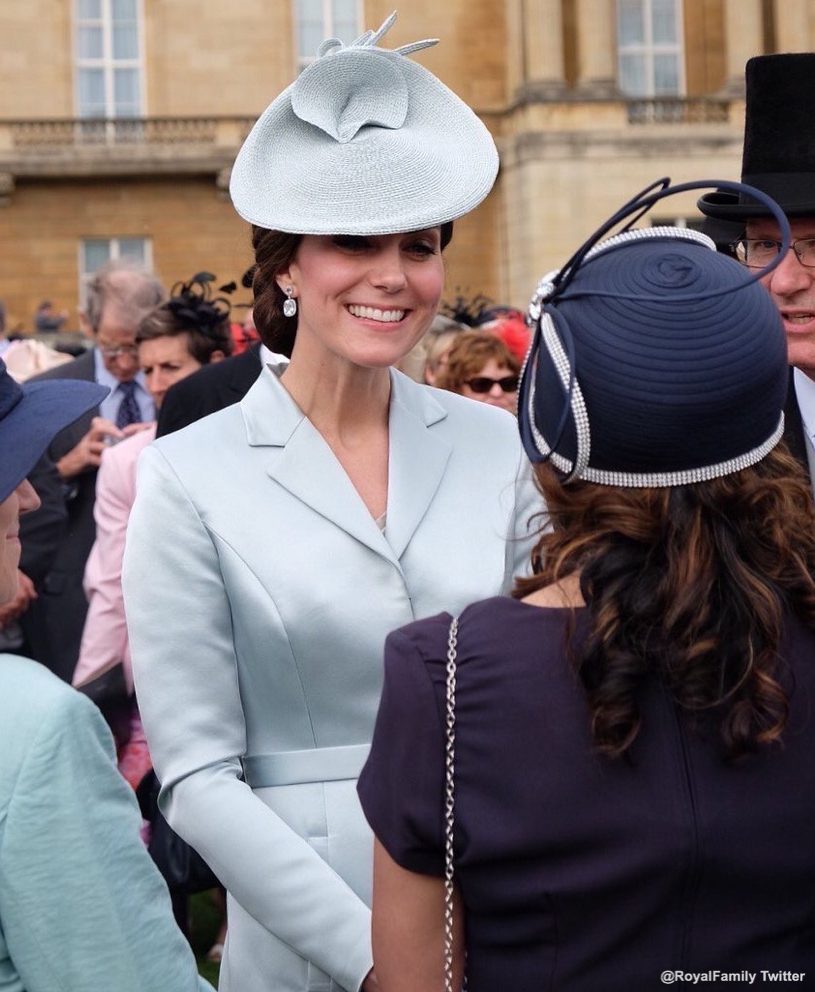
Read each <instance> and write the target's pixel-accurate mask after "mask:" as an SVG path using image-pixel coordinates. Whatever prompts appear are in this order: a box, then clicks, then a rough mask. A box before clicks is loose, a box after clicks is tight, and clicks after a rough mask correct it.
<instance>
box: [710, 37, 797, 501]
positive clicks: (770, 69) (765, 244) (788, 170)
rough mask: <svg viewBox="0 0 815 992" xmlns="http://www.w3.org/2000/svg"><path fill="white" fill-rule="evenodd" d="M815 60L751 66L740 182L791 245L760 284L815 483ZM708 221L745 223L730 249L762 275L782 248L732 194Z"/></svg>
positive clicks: (766, 223) (767, 59)
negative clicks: (783, 219)
mask: <svg viewBox="0 0 815 992" xmlns="http://www.w3.org/2000/svg"><path fill="white" fill-rule="evenodd" d="M813 81H815V54H812V53H805V54H792V55H763V56H759V57H757V58H753V59H750V61H749V62H748V63H747V69H746V82H747V105H746V115H745V132H744V155H743V159H742V181H743V182H745V183H749V184H750V185H751V186H755V187H757V188H758V189H760V190H762V191H763V192H765V193H768V194H769V195H770V196H772V197H773V199H775V200H776V201H777V202H778V203H779V204H780V206H781V207H782V208H783V210H784V212H785V213H786V214H787V217H788V218H789V221H790V227H791V229H792V238H793V243H792V247H791V249H790V251H789V252H788V253H787V255H786V256H785V258H784V259H783V261H782V262H781V264H780V265H779V266H778V267H777V268H776V269H774V270H773V271H772V272H771V273H770V274H769V275H768V276H766V277H765V278H764V279H763V283H764V285H765V286H766V287H767V290H768V291H769V293H770V295H771V296H772V298H773V301H774V302H775V305H776V307H777V308H778V311H779V313H780V314H781V319H782V320H783V322H784V330H785V331H786V335H787V351H788V356H789V362H790V365H791V366H792V367H793V368H792V373H791V378H790V390H789V395H788V398H787V407H786V410H785V417H786V427H785V432H784V439H785V441H786V442H787V444H788V445H789V447H790V449H791V450H792V452H793V453H794V454H795V455H796V456H797V457H798V458H799V459H800V460H801V461H802V462H803V463H804V465H805V466H806V467H807V468H808V470H809V474H810V477H811V478H812V479H813V482H815V124H813V121H815V96H813V93H815V89H813ZM699 209H700V210H701V211H702V213H704V214H706V215H707V216H708V217H713V218H717V219H720V220H727V221H739V222H741V223H742V224H744V235H743V237H742V238H740V239H738V240H737V241H735V242H734V243H733V254H734V256H735V257H736V258H737V259H738V261H740V262H741V263H742V264H743V265H745V266H746V267H748V268H751V269H759V268H762V267H763V266H764V265H766V264H767V263H768V262H769V261H771V260H772V259H773V258H774V257H775V255H777V254H778V252H779V251H780V250H781V241H780V238H781V233H780V231H779V230H778V225H777V224H776V223H775V222H774V221H773V220H772V219H771V218H770V217H769V211H768V210H767V209H766V208H765V207H763V206H762V205H761V204H759V203H757V202H756V201H755V200H751V199H750V198H748V197H744V196H736V194H732V193H724V192H716V193H709V194H707V195H705V196H703V197H702V198H701V199H700V200H699Z"/></svg>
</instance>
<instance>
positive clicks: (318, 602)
mask: <svg viewBox="0 0 815 992" xmlns="http://www.w3.org/2000/svg"><path fill="white" fill-rule="evenodd" d="M392 22H393V18H392V17H391V18H389V19H388V20H387V21H386V22H385V23H384V24H383V25H382V27H381V28H380V29H379V30H378V31H376V32H367V33H366V34H365V35H363V36H362V37H361V38H360V39H358V40H357V41H356V42H355V43H354V44H352V45H349V46H343V45H341V44H340V43H339V42H337V41H335V40H330V41H328V42H325V43H324V44H323V46H322V48H321V50H320V56H319V57H318V58H317V59H316V61H315V62H314V63H313V64H311V65H310V66H309V67H308V68H307V69H305V70H304V71H303V72H302V73H301V75H300V76H299V77H298V79H297V80H296V81H295V82H294V83H293V84H292V86H290V87H289V88H288V89H286V90H285V91H284V92H283V93H281V94H280V95H279V96H277V97H276V98H275V99H274V100H273V102H272V103H271V104H270V106H269V107H268V108H267V110H266V111H265V112H264V113H263V114H262V115H261V117H260V118H259V120H258V121H257V123H256V124H255V126H254V128H253V129H252V131H251V132H250V134H249V136H248V137H247V139H246V141H245V143H244V145H243V147H242V148H241V150H240V152H239V154H238V157H237V159H236V161H235V163H234V166H233V169H232V177H231V186H230V192H231V197H232V202H233V204H234V206H235V209H236V210H237V212H238V213H239V215H240V216H241V217H242V218H243V219H244V220H246V221H247V222H248V224H249V225H251V240H252V247H253V251H254V263H253V266H252V268H251V269H250V270H249V272H248V273H247V274H246V275H245V277H244V285H245V286H247V288H251V290H252V297H253V301H252V308H251V310H250V311H249V312H248V313H247V314H246V315H244V316H243V319H241V320H236V316H235V315H236V309H235V308H234V307H232V306H231V305H230V300H229V296H230V294H231V292H232V290H234V288H235V285H234V283H233V284H229V285H223V286H220V287H217V282H218V280H217V279H216V278H215V276H214V275H212V274H211V273H208V272H205V271H201V272H198V273H196V274H195V275H193V276H192V277H191V278H189V279H188V280H187V281H184V282H179V283H177V284H175V285H174V286H173V287H172V288H170V290H169V292H168V291H167V290H166V289H165V287H164V286H163V285H162V284H161V283H160V281H159V280H158V279H157V278H156V277H155V276H154V275H153V274H151V273H149V272H147V271H144V270H143V269H141V268H139V267H137V266H134V265H131V264H125V263H109V264H108V265H106V266H104V267H103V268H102V269H100V270H99V271H98V272H97V273H96V274H95V275H94V276H93V278H92V279H91V281H90V282H89V284H88V287H87V295H86V298H85V301H84V304H83V313H82V325H83V329H84V331H85V333H86V335H87V337H88V341H89V345H90V346H89V347H88V348H87V350H86V351H84V352H83V353H82V354H80V355H79V356H77V357H75V358H72V359H70V358H69V359H68V360H67V361H63V360H60V362H59V363H58V364H55V365H54V367H52V368H49V369H47V370H45V371H43V370H34V369H28V370H25V371H20V370H19V369H18V370H17V371H16V372H15V374H14V375H12V374H11V367H10V366H9V368H7V367H6V364H5V363H4V362H3V357H4V356H3V353H2V351H0V451H2V458H0V524H1V525H2V529H3V537H4V538H5V540H4V541H3V544H2V555H0V638H2V640H1V641H0V648H2V650H3V652H4V653H3V654H2V656H0V709H2V713H3V720H2V725H3V727H4V744H5V745H6V746H4V749H3V753H2V755H0V804H2V805H0V809H2V810H3V816H2V818H0V986H2V987H3V988H6V987H7V988H9V989H15V990H17V992H46V990H51V989H54V988H57V987H59V988H65V989H68V990H77V992H85V990H88V992H94V990H95V989H100V990H101V989H116V990H117V992H131V990H132V992H135V990H137V989H139V990H148V992H150V990H153V989H155V990H158V989H162V990H176V989H178V990H181V989H184V990H193V989H196V988H206V987H208V986H207V985H206V983H205V982H204V981H203V979H200V978H199V977H198V973H197V968H196V965H195V960H194V957H193V955H192V953H191V950H190V947H189V944H188V941H187V940H186V939H185V937H188V915H187V914H188V907H187V898H188V896H189V894H190V893H192V892H195V891H201V890H204V889H211V890H213V892H214V893H215V896H214V898H215V899H216V902H217V903H218V905H219V909H220V912H221V926H220V930H219V932H218V935H217V937H216V939H215V943H214V945H213V947H212V948H211V950H210V952H209V956H210V958H211V960H213V961H220V962H221V967H220V977H219V987H220V988H221V989H224V990H226V992H255V990H257V992H261V990H264V992H265V990H268V989H275V990H279V992H306V990H311V989H314V990H316V989H320V990H325V992H333V990H338V992H339V990H347V992H377V990H380V989H381V990H383V992H425V990H427V992H431V990H436V989H445V990H448V992H452V990H460V989H461V988H462V986H463V984H464V983H465V981H466V983H467V987H468V988H469V989H470V990H471V992H495V990H497V989H500V988H503V987H507V988H511V989H513V990H517V992H539V990H541V989H551V990H553V992H618V990H619V992H630V990H632V989H636V990H640V989H642V990H648V989H656V988H659V987H660V983H661V982H663V983H664V981H665V979H664V977H663V978H661V977H660V976H664V975H665V974H670V975H671V976H672V977H671V978H670V979H669V980H670V981H671V982H673V981H676V983H677V984H679V985H680V987H682V984H683V983H690V984H693V983H695V981H698V977H697V978H696V979H694V976H699V975H702V974H705V975H708V976H710V975H713V977H712V978H711V977H708V978H706V979H705V981H706V982H708V983H709V984H711V985H713V986H714V987H716V983H717V981H721V982H725V983H728V985H727V987H732V986H733V983H734V982H737V981H739V980H741V981H743V982H744V983H746V984H752V980H748V979H747V978H746V977H743V976H749V975H750V974H753V975H755V974H757V973H758V972H759V971H762V970H767V969H769V970H770V971H772V972H773V973H778V974H781V973H783V974H787V975H794V976H802V977H792V978H789V981H790V982H795V983H798V984H802V985H804V986H805V987H806V983H807V981H810V982H815V933H813V924H812V911H811V902H812V897H811V891H812V888H813V883H815V857H813V851H812V844H811V841H810V837H811V823H812V820H813V816H814V815H815V788H813V787H814V786H815V782H813V781H812V777H813V772H812V770H811V769H812V763H811V762H810V760H809V756H810V754H811V751H812V748H813V746H815V717H813V708H812V699H813V697H815V506H814V505H813V490H812V478H813V477H815V445H814V444H813V438H815V385H813V381H815V168H812V169H810V165H809V163H808V162H799V161H798V159H796V157H795V156H794V155H791V154H790V149H792V148H799V147H800V140H799V139H800V137H801V134H800V132H802V131H803V132H804V133H805V134H807V135H808V134H809V132H810V131H811V130H812V123H811V121H812V116H811V114H810V111H811V110H812V109H813V107H812V103H813V101H812V100H811V98H810V97H809V96H808V88H807V86H806V82H807V81H808V79H809V78H811V73H812V72H813V70H815V55H779V56H767V57H760V58H756V59H753V60H751V61H750V62H749V63H748V65H747V119H746V120H747V123H746V129H747V131H746V136H745V156H744V163H743V176H742V179H743V182H740V183H735V182H727V181H725V180H721V179H716V180H712V181H707V180H700V181H699V182H698V183H686V184H683V185H681V186H679V187H671V186H670V182H669V180H667V179H666V180H660V181H658V182H656V183H654V184H653V185H652V186H651V187H649V188H648V189H646V190H644V191H642V192H641V193H639V194H637V195H636V196H634V197H633V198H632V199H631V200H630V201H629V202H628V203H626V204H624V205H623V206H622V207H621V208H620V210H619V211H618V212H617V214H615V216H614V217H612V218H609V220H608V221H607V222H606V223H604V224H603V225H602V226H601V227H600V228H599V229H598V231H597V232H595V233H594V234H591V235H590V236H589V237H587V238H585V239H584V238H581V237H580V236H579V235H577V233H576V236H575V243H576V244H579V245H580V246H579V247H578V248H577V249H576V250H575V252H574V254H573V255H572V256H571V258H569V259H567V260H564V261H563V264H562V265H561V267H560V268H559V269H558V270H557V271H555V272H552V273H549V274H548V275H545V276H543V277H542V279H541V281H540V283H539V284H538V286H537V287H530V291H533V292H532V302H531V303H530V305H529V308H528V311H526V312H521V311H519V310H516V309H514V308H513V307H511V306H508V305H507V306H505V305H496V304H495V303H493V302H492V301H489V300H486V299H483V298H481V297H479V298H476V299H473V300H469V301H468V300H461V299H459V300H457V301H455V303H452V304H449V303H448V304H443V303H442V295H443V286H444V252H445V249H446V248H447V246H448V245H449V243H450V241H451V240H452V239H453V237H454V224H455V221H457V220H458V219H459V218H460V217H462V216H463V215H465V214H466V213H468V212H469V211H470V210H472V209H474V208H475V207H477V205H478V204H479V203H480V202H481V201H482V200H483V199H484V198H485V197H486V196H487V195H488V194H489V192H490V190H491V189H492V186H493V183H494V181H495V178H496V174H497V170H498V152H497V149H496V146H495V143H494V141H493V138H492V136H491V135H490V133H489V132H488V130H487V129H486V128H485V126H484V125H483V124H482V123H481V121H480V120H479V119H478V117H477V116H476V115H475V114H474V113H473V112H472V110H470V108H469V107H467V106H466V105H465V104H464V103H463V102H462V101H461V100H459V98H458V97H457V96H456V95H455V94H453V93H452V92H451V91H450V90H449V89H448V88H447V87H446V86H444V84H442V83H441V81H440V80H438V79H436V78H435V77H434V76H433V75H432V74H431V73H430V72H428V71H427V70H426V69H424V68H422V67H421V66H420V65H419V64H418V63H416V62H415V61H413V60H412V59H411V58H410V56H411V55H412V54H413V53H414V52H415V51H417V50H419V49H421V48H423V47H427V46H428V45H429V44H433V42H417V43H415V44H413V45H408V46H405V47H404V48H402V49H393V50H391V49H387V48H385V47H384V45H383V43H382V42H383V38H384V36H385V34H386V32H387V30H388V29H389V27H390V26H391V24H392ZM779 94H783V95H784V99H783V100H779ZM779 107H781V108H782V109H781V110H779ZM770 120H772V122H773V124H772V128H769V127H768V123H767V122H768V121H770ZM784 128H787V129H788V132H789V133H788V135H787V137H786V139H785V138H784V134H785V132H784ZM463 149H466V155H464V154H462V150H463ZM304 162H308V163H309V168H308V170H307V171H304V168H303V163H304ZM691 190H698V193H699V194H701V193H702V192H703V190H707V192H705V194H704V195H702V196H701V198H700V200H699V207H700V210H701V211H702V212H703V213H704V214H705V215H707V216H708V217H710V218H714V219H716V220H717V221H725V222H728V223H730V224H733V225H737V231H738V233H737V235H736V236H735V237H734V240H733V242H732V245H731V244H730V243H729V242H728V244H727V245H726V246H725V247H726V249H727V250H726V251H717V247H719V248H721V247H722V246H721V245H717V244H716V243H715V242H714V241H713V240H711V238H709V237H707V236H706V235H705V234H703V233H699V232H696V231H693V230H689V229H684V228H673V227H668V228H666V227H657V228H653V229H650V228H647V227H636V228H635V227H633V226H632V225H633V224H634V223H635V222H636V221H637V220H638V219H640V218H641V217H642V216H643V215H644V214H645V213H646V212H647V211H648V210H650V209H651V208H652V207H653V206H654V205H655V204H656V203H661V201H662V200H664V199H665V198H666V197H669V196H671V195H673V194H674V192H676V191H679V192H685V193H687V192H688V191H691ZM581 242H582V243H581ZM728 254H730V255H731V256H732V257H727V255H728ZM216 287H217V288H216ZM44 307H45V304H44V305H43V308H41V309H42V311H43V312H42V317H43V319H44V320H45V319H51V320H55V319H59V318H60V317H61V316H62V315H60V314H57V315H54V314H53V313H52V310H53V308H50V309H49V310H48V311H46V310H45V309H44ZM49 307H50V304H49ZM7 355H8V357H10V352H7ZM35 371H36V373H37V374H32V373H33V372H35ZM32 659H33V660H32ZM35 662H40V663H41V664H36V663H35ZM46 669H49V670H50V671H47V670H46ZM56 975H60V976H61V977H60V978H59V980H57V978H56V977H55V976H56ZM716 976H720V977H719V978H717V977H716ZM721 976H723V977H721ZM738 976H742V978H741V979H739V977H738Z"/></svg>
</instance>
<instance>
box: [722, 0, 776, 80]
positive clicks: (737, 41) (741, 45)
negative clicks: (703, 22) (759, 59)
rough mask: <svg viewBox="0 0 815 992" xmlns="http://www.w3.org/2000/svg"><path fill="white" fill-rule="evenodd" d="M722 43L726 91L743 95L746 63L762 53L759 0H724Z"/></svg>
mask: <svg viewBox="0 0 815 992" xmlns="http://www.w3.org/2000/svg"><path fill="white" fill-rule="evenodd" d="M784 2H785V3H787V2H788V0H784ZM724 42H725V66H726V72H725V91H726V92H727V93H728V94H730V95H731V96H743V95H744V66H745V63H746V62H747V60H748V59H749V58H752V57H753V56H754V55H763V54H764V30H763V24H762V19H761V0H724Z"/></svg>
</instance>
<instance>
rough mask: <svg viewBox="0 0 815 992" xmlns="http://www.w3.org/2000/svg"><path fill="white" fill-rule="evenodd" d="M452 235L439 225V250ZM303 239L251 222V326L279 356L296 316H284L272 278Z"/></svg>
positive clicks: (289, 344) (289, 343)
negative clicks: (253, 256) (253, 262)
mask: <svg viewBox="0 0 815 992" xmlns="http://www.w3.org/2000/svg"><path fill="white" fill-rule="evenodd" d="M452 237H453V222H452V221H448V222H447V223H445V224H442V225H441V248H442V251H443V250H444V249H445V248H446V247H447V245H448V244H449V243H450V239H451V238H452ZM302 240H303V235H302V234H287V233H286V232H285V231H270V230H268V229H267V228H265V227H257V226H256V225H252V248H253V249H254V251H255V266H254V275H253V278H252V292H253V294H254V298H255V299H254V310H253V312H252V316H253V319H254V321H255V327H256V328H257V329H258V333H259V334H260V338H261V340H262V341H263V343H264V344H265V345H266V347H267V348H270V349H271V350H272V351H276V352H278V353H280V354H283V355H291V353H292V349H293V348H294V341H295V338H296V337H297V315H296V314H295V315H294V316H293V317H286V316H284V314H283V304H284V303H285V302H286V294H285V293H284V292H283V290H282V289H281V288H280V287H279V286H278V285H277V279H276V278H275V277H276V276H277V274H278V273H279V272H283V271H285V270H286V269H287V268H288V267H289V265H290V264H291V263H292V262H293V261H294V258H295V256H296V255H297V249H298V248H299V247H300V242H301V241H302Z"/></svg>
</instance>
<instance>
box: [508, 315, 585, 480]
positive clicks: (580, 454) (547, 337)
mask: <svg viewBox="0 0 815 992" xmlns="http://www.w3.org/2000/svg"><path fill="white" fill-rule="evenodd" d="M541 333H542V336H543V343H544V344H545V345H546V350H547V351H548V352H549V357H550V358H551V359H552V363H553V364H554V366H555V370H556V371H557V374H558V377H559V378H560V381H561V384H562V385H563V391H564V392H565V393H566V395H567V396H569V404H570V406H571V409H572V417H573V418H574V425H575V431H576V434H577V455H576V457H575V461H574V465H572V462H571V461H569V459H567V458H564V457H563V456H562V455H559V454H557V452H554V451H552V449H551V448H550V447H549V445H548V444H547V442H546V439H545V438H544V436H543V434H541V432H540V431H539V430H538V428H537V426H536V424H535V418H534V417H533V416H531V417H530V418H529V422H530V425H531V427H532V436H533V437H534V439H535V446H536V447H537V449H538V451H539V452H540V454H541V455H542V456H543V457H544V458H547V457H548V458H551V459H552V461H553V462H554V464H555V465H556V466H557V467H558V468H560V469H561V471H564V472H568V473H569V477H570V478H582V477H583V471H584V470H585V469H586V467H587V465H588V464H589V455H590V453H591V431H590V429H589V414H588V410H587V409H586V401H585V400H584V399H583V393H582V392H581V390H580V384H579V383H578V381H577V379H574V381H573V382H572V383H571V385H572V389H571V395H569V385H570V380H571V378H572V376H571V369H570V367H569V358H568V356H567V354H566V352H565V351H564V350H563V345H562V344H561V343H560V338H559V337H558V335H557V331H556V330H555V325H554V323H553V321H552V318H551V317H550V316H549V314H548V313H547V314H544V315H543V319H542V320H541ZM525 371H526V366H524V369H523V370H522V372H521V374H522V375H523V373H524V372H525ZM529 409H530V411H533V410H534V409H535V377H534V376H533V377H532V380H531V382H530V386H529Z"/></svg>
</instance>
